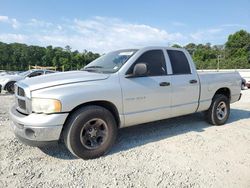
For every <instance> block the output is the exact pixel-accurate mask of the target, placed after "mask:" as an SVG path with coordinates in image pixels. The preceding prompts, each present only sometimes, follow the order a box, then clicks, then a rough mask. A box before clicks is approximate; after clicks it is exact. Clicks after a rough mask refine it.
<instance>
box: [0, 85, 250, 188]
mask: <svg viewBox="0 0 250 188" xmlns="http://www.w3.org/2000/svg"><path fill="white" fill-rule="evenodd" d="M12 103H13V97H12V96H10V95H3V94H2V95H1V96H0V187H66V186H70V187H156V186H159V187H250V90H248V91H243V97H242V100H241V101H240V102H237V103H235V104H233V105H232V106H231V108H232V110H231V116H230V119H229V121H228V123H227V124H226V125H224V126H220V127H216V126H209V125H208V124H207V123H205V122H204V121H203V116H202V114H201V113H198V114H194V115H190V116H185V117H181V118H175V119H171V120H164V121H161V122H156V123H151V124H147V125H143V126H135V127H131V128H126V129H122V130H120V132H119V136H118V140H117V143H116V145H115V146H114V148H113V149H112V151H111V152H110V153H109V154H108V155H106V156H104V157H101V158H99V159H95V160H88V161H84V160H81V159H76V158H74V157H73V156H72V155H71V154H70V153H69V152H68V151H67V150H66V148H65V147H64V146H63V145H62V144H59V145H55V146H50V147H48V148H43V149H39V148H33V147H29V146H25V145H23V144H21V143H19V142H18V141H17V140H16V139H15V137H14V135H13V133H12V131H11V127H10V121H9V118H8V113H7V111H8V108H9V106H10V105H11V104H12Z"/></svg>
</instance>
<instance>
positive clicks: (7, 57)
mask: <svg viewBox="0 0 250 188" xmlns="http://www.w3.org/2000/svg"><path fill="white" fill-rule="evenodd" d="M99 56H100V55H99V54H98V53H93V52H91V51H87V50H84V51H83V52H81V53H80V52H79V51H77V50H75V51H71V48H70V46H66V47H65V48H61V47H52V46H47V47H40V46H34V45H31V46H28V45H26V44H20V43H11V44H6V43H3V42H0V69H2V70H18V71H22V70H27V69H29V66H30V65H31V66H32V65H33V66H35V65H37V66H53V67H57V69H58V70H62V67H63V68H64V70H77V69H81V68H82V67H83V66H85V65H87V64H88V63H90V62H91V61H93V60H94V59H96V58H98V57H99Z"/></svg>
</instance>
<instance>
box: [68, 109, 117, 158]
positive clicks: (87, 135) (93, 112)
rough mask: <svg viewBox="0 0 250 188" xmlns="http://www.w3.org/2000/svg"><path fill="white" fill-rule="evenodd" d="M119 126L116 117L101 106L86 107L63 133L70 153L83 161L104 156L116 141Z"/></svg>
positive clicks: (69, 121) (69, 122)
mask: <svg viewBox="0 0 250 188" xmlns="http://www.w3.org/2000/svg"><path fill="white" fill-rule="evenodd" d="M116 135H117V125H116V121H115V119H114V116H113V115H112V114H111V112H110V111H108V110H107V109H105V108H103V107H100V106H94V105H93V106H86V107H83V108H80V109H79V110H77V111H76V112H74V113H73V114H72V115H71V116H70V118H69V119H68V121H67V123H66V125H65V129H64V131H63V136H64V142H65V144H66V146H67V148H68V149H69V151H70V152H71V153H72V154H74V155H75V156H77V157H79V158H82V159H93V158H97V157H100V156H102V155H104V154H105V153H106V152H108V151H109V149H110V148H111V147H112V145H113V144H114V142H115V140H116Z"/></svg>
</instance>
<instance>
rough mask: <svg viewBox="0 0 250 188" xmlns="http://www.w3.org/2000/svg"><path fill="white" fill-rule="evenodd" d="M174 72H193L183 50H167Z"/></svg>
mask: <svg viewBox="0 0 250 188" xmlns="http://www.w3.org/2000/svg"><path fill="white" fill-rule="evenodd" d="M167 53H168V56H169V59H170V62H171V66H172V70H173V74H191V70H190V66H189V63H188V60H187V57H186V55H185V54H184V53H183V52H182V51H178V50H167Z"/></svg>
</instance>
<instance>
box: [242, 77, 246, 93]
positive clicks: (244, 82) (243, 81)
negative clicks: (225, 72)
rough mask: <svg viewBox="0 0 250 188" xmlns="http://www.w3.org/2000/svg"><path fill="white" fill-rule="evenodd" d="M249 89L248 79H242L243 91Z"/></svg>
mask: <svg viewBox="0 0 250 188" xmlns="http://www.w3.org/2000/svg"><path fill="white" fill-rule="evenodd" d="M245 89H248V87H247V81H246V79H244V78H242V77H241V90H245Z"/></svg>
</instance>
